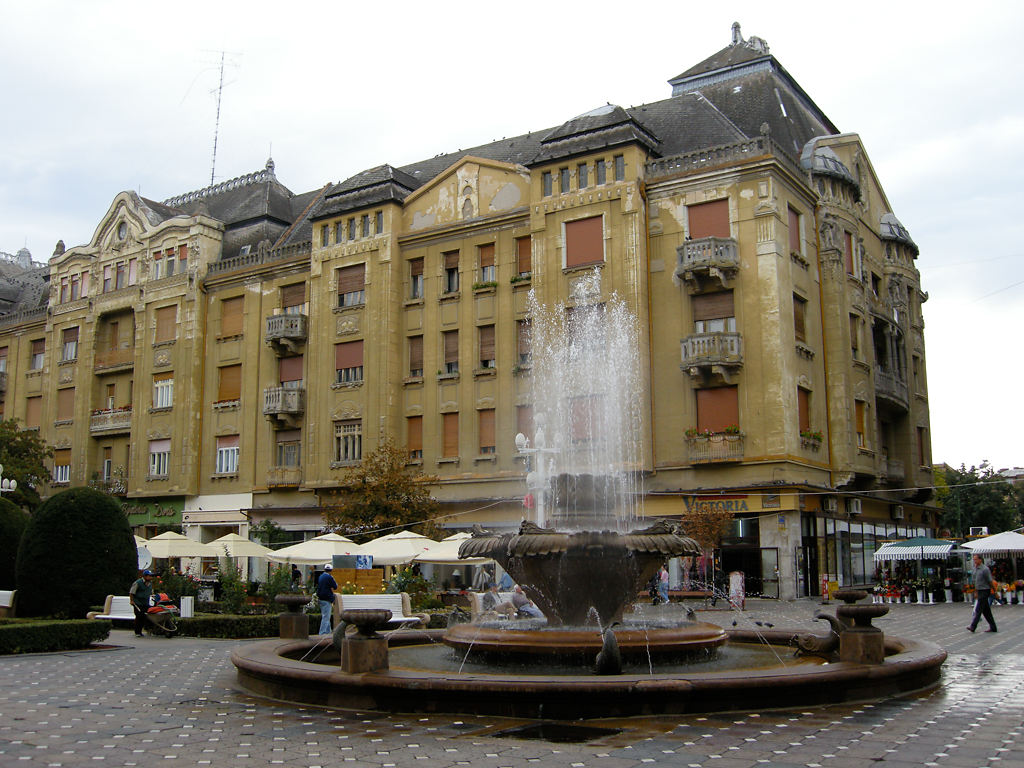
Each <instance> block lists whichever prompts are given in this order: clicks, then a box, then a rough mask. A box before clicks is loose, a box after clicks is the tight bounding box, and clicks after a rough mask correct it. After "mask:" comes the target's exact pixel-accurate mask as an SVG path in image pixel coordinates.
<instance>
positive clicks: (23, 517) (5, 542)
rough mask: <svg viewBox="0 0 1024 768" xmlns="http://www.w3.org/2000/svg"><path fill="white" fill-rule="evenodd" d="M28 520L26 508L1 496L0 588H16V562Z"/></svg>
mask: <svg viewBox="0 0 1024 768" xmlns="http://www.w3.org/2000/svg"><path fill="white" fill-rule="evenodd" d="M28 521H29V517H28V513H26V512H25V510H23V509H22V508H21V507H19V506H18V505H17V504H15V503H14V502H11V501H8V500H7V499H5V498H3V497H2V496H0V589H14V587H15V585H16V583H17V582H16V581H15V577H14V562H15V559H16V558H17V556H18V545H19V544H20V543H21V535H22V533H23V532H24V531H25V527H26V526H27V525H28Z"/></svg>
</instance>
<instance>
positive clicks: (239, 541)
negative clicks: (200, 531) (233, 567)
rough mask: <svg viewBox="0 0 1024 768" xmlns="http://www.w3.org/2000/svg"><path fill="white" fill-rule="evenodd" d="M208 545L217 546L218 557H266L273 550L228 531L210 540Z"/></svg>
mask: <svg viewBox="0 0 1024 768" xmlns="http://www.w3.org/2000/svg"><path fill="white" fill-rule="evenodd" d="M210 546H211V547H216V548H217V550H218V551H219V552H220V555H219V557H266V556H267V555H269V554H271V553H272V552H273V550H272V549H271V548H270V547H265V546H263V545H262V544H260V543H259V542H258V541H252V540H250V539H247V538H245V537H244V536H239V535H238V534H237V533H229V534H227V535H226V536H221V537H220V538H219V539H214V540H213V541H211V542H210Z"/></svg>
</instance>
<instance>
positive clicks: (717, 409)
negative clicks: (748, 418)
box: [697, 387, 740, 432]
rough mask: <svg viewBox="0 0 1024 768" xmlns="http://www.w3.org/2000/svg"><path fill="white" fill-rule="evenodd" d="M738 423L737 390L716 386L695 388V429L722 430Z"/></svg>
mask: <svg viewBox="0 0 1024 768" xmlns="http://www.w3.org/2000/svg"><path fill="white" fill-rule="evenodd" d="M739 423H740V407H739V390H738V389H737V388H736V387H716V388H714V389H698V390H697V429H698V431H701V432H704V431H706V430H710V431H711V432H723V431H725V428H726V427H731V426H737V425H739Z"/></svg>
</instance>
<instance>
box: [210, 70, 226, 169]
mask: <svg viewBox="0 0 1024 768" xmlns="http://www.w3.org/2000/svg"><path fill="white" fill-rule="evenodd" d="M223 92H224V51H221V52H220V82H219V83H218V84H217V119H216V121H215V122H214V124H213V162H212V163H211V165H210V186H211V187H212V186H213V177H214V172H215V171H216V170H217V133H218V132H219V131H220V97H221V95H222V94H223Z"/></svg>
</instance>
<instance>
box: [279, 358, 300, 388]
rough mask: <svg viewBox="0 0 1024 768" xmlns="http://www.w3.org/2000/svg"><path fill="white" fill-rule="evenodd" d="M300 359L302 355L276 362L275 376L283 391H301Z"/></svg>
mask: <svg viewBox="0 0 1024 768" xmlns="http://www.w3.org/2000/svg"><path fill="white" fill-rule="evenodd" d="M302 359H303V358H302V355H295V356H294V357H282V358H281V359H280V360H278V361H277V375H278V376H279V377H280V379H281V386H282V387H284V388H285V389H302Z"/></svg>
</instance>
